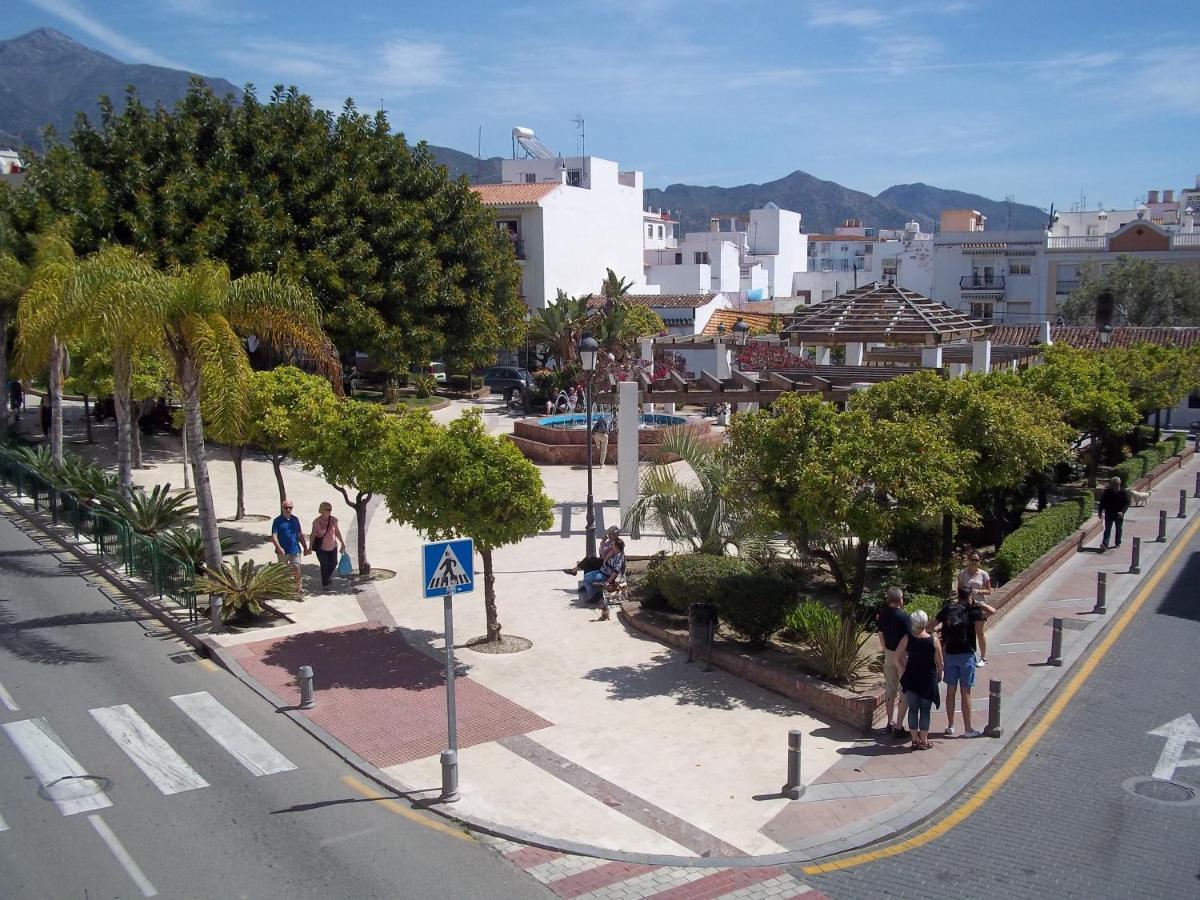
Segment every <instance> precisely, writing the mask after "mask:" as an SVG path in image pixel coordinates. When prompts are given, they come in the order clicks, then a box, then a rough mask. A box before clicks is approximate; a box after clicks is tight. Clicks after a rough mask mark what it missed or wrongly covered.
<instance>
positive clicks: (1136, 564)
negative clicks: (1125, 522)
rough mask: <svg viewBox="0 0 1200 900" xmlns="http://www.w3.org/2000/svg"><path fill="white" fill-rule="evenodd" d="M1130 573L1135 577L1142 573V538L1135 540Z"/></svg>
mask: <svg viewBox="0 0 1200 900" xmlns="http://www.w3.org/2000/svg"><path fill="white" fill-rule="evenodd" d="M1129 571H1130V572H1131V573H1132V574H1134V575H1140V574H1141V573H1142V539H1141V538H1140V537H1135V538H1134V539H1133V556H1131V557H1130V559H1129Z"/></svg>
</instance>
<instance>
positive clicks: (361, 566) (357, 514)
mask: <svg viewBox="0 0 1200 900" xmlns="http://www.w3.org/2000/svg"><path fill="white" fill-rule="evenodd" d="M370 502H371V495H370V494H363V493H361V492H360V493H359V494H358V496H357V497H356V498H355V500H354V523H355V528H356V529H357V531H358V540H357V541H356V543H357V545H358V546H357V551H358V574H359V575H370V574H371V564H370V563H369V562H368V561H367V506H368V504H370Z"/></svg>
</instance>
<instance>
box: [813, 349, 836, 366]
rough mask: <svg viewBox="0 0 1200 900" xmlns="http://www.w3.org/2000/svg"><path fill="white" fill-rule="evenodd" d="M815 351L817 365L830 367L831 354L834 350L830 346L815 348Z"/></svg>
mask: <svg viewBox="0 0 1200 900" xmlns="http://www.w3.org/2000/svg"><path fill="white" fill-rule="evenodd" d="M813 349H814V350H815V351H816V360H815V361H816V364H817V365H818V366H827V365H829V358H830V352H831V351H832V350H833V348H832V347H828V346H818V347H814V348H813Z"/></svg>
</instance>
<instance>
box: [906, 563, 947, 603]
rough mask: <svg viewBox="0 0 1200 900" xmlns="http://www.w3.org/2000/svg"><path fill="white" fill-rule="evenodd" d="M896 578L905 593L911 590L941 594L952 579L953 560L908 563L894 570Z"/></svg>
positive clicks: (919, 592)
mask: <svg viewBox="0 0 1200 900" xmlns="http://www.w3.org/2000/svg"><path fill="white" fill-rule="evenodd" d="M896 578H897V580H898V581H899V582H900V585H901V587H903V588H904V593H905V595H907V594H908V593H909V592H910V591H911V592H913V593H917V594H937V595H938V596H941V595H943V594H945V593H946V592H947V591H949V590H950V585H951V583H952V582H953V581H954V560H952V559H948V560H946V561H945V562H942V561H941V560H938V561H937V562H934V563H909V564H908V565H903V566H900V568H898V569H897V570H896Z"/></svg>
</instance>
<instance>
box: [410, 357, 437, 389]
mask: <svg viewBox="0 0 1200 900" xmlns="http://www.w3.org/2000/svg"><path fill="white" fill-rule="evenodd" d="M408 370H409V371H410V372H412V373H413V374H414V375H432V376H433V380H434V381H436V382H437V383H438V384H445V383H446V364H445V363H442V362H427V363H414V364H413V365H412V366H409V369H408Z"/></svg>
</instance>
